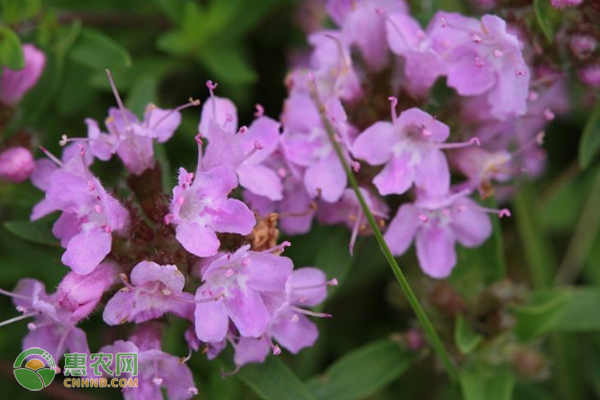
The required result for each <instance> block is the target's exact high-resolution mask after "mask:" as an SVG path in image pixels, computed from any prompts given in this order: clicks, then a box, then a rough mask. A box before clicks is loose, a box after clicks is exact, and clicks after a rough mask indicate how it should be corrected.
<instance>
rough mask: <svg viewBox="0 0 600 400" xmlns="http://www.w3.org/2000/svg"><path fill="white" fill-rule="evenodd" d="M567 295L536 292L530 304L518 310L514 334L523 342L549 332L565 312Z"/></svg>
mask: <svg viewBox="0 0 600 400" xmlns="http://www.w3.org/2000/svg"><path fill="white" fill-rule="evenodd" d="M567 302H568V298H567V295H565V294H563V295H558V296H553V295H547V294H544V293H543V292H538V293H537V296H535V295H534V298H533V300H532V302H531V304H529V305H526V306H524V307H521V308H519V310H518V311H517V323H516V325H515V329H514V332H515V334H516V335H517V337H519V339H521V340H523V341H529V340H532V339H535V338H536V337H538V336H540V335H542V334H544V333H547V332H548V331H550V330H551V329H552V328H553V327H554V326H556V324H557V323H558V321H560V319H561V317H562V316H563V314H564V313H565V311H566V305H567Z"/></svg>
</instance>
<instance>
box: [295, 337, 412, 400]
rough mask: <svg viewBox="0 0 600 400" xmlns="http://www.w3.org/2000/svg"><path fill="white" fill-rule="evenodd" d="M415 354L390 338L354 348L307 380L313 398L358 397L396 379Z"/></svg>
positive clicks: (337, 399)
mask: <svg viewBox="0 0 600 400" xmlns="http://www.w3.org/2000/svg"><path fill="white" fill-rule="evenodd" d="M415 358H416V356H415V354H414V353H411V352H409V351H407V350H405V349H402V348H401V347H400V345H399V344H398V343H396V342H394V341H392V340H382V341H378V342H375V343H371V344H369V345H367V346H365V347H362V348H360V349H358V350H355V351H353V352H351V353H349V354H347V355H345V356H344V357H342V358H341V359H340V360H338V361H337V362H335V363H334V364H333V365H332V366H331V367H329V369H327V371H326V372H325V373H324V374H323V375H322V376H320V377H317V378H313V379H312V380H310V381H309V382H308V383H307V387H308V389H309V390H310V391H311V393H313V395H314V396H315V397H316V398H317V399H327V400H351V399H360V398H364V397H366V396H369V395H370V394H372V393H375V392H376V391H378V390H379V389H381V388H383V387H385V386H387V385H388V384H389V383H391V382H393V381H394V380H396V379H398V377H399V376H400V375H402V374H403V373H404V372H405V371H406V370H408V368H409V367H410V366H411V365H412V363H413V362H414V361H415Z"/></svg>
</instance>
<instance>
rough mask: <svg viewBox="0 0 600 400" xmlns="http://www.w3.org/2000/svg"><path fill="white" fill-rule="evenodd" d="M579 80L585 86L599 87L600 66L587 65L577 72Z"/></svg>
mask: <svg viewBox="0 0 600 400" xmlns="http://www.w3.org/2000/svg"><path fill="white" fill-rule="evenodd" d="M577 76H578V77H579V80H580V81H581V82H582V83H583V84H584V85H586V86H591V87H593V88H597V87H600V64H595V65H588V66H587V67H583V68H581V69H580V70H579V71H578V72H577Z"/></svg>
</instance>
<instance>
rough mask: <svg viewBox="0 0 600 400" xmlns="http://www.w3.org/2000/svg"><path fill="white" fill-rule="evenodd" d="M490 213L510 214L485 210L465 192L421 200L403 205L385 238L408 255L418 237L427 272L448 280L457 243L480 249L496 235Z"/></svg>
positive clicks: (399, 252) (393, 248)
mask: <svg viewBox="0 0 600 400" xmlns="http://www.w3.org/2000/svg"><path fill="white" fill-rule="evenodd" d="M486 212H495V213H497V214H499V215H500V216H503V215H510V214H509V212H508V210H500V211H496V210H488V209H484V208H483V207H481V206H479V205H478V204H477V203H475V202H474V201H473V200H471V199H470V198H468V197H467V192H464V191H463V192H459V193H455V194H452V193H447V194H446V195H444V196H439V197H435V198H431V197H429V198H427V197H419V198H417V201H415V202H414V203H408V204H403V205H402V206H400V209H399V210H398V213H397V214H396V216H395V217H394V218H393V219H392V221H391V222H390V224H389V226H388V229H387V231H386V232H385V235H384V238H385V241H386V242H387V243H388V245H389V247H390V250H391V251H392V253H393V254H394V255H402V254H404V252H406V250H407V249H408V247H409V246H410V244H411V242H412V240H413V238H414V239H415V244H416V249H417V257H418V259H419V263H420V264H421V269H422V270H423V272H425V273H426V274H427V275H429V276H431V277H433V278H436V279H440V278H445V277H447V276H448V275H450V272H451V271H452V268H454V266H455V265H456V251H455V249H454V246H455V243H456V242H458V243H460V244H461V245H463V246H465V247H476V246H479V245H480V244H482V243H483V242H484V241H485V240H486V239H487V238H488V237H489V236H490V234H491V233H492V225H491V223H490V220H489V218H488V216H487V215H486Z"/></svg>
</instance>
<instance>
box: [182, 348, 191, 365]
mask: <svg viewBox="0 0 600 400" xmlns="http://www.w3.org/2000/svg"><path fill="white" fill-rule="evenodd" d="M190 358H192V348H191V347H188V355H187V356H185V357H181V358H180V359H179V364H185V363H186V362H188V361H189V360H190Z"/></svg>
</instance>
